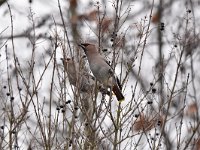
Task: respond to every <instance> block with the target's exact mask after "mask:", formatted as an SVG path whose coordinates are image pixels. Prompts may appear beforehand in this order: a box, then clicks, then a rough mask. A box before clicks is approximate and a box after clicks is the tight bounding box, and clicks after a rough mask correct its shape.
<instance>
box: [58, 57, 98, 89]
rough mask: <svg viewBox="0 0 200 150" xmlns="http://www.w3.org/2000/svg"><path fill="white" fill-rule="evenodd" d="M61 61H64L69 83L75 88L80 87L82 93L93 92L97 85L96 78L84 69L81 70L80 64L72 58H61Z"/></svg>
mask: <svg viewBox="0 0 200 150" xmlns="http://www.w3.org/2000/svg"><path fill="white" fill-rule="evenodd" d="M61 60H62V61H63V65H64V69H65V71H66V72H67V75H68V78H69V82H70V83H71V84H72V85H73V86H75V87H79V88H80V91H81V92H89V91H92V89H93V86H94V84H95V81H94V77H93V76H92V75H90V74H89V73H88V72H87V71H86V70H84V69H80V70H79V67H78V63H77V62H75V61H73V60H72V59H71V58H67V59H64V58H61ZM79 71H81V72H79ZM78 82H79V83H78Z"/></svg>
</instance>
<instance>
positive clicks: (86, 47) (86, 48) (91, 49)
mask: <svg viewBox="0 0 200 150" xmlns="http://www.w3.org/2000/svg"><path fill="white" fill-rule="evenodd" d="M78 46H80V47H81V48H82V49H83V50H84V51H85V53H86V54H87V53H88V52H90V53H91V52H96V48H95V45H93V44H89V43H81V44H79V45H78Z"/></svg>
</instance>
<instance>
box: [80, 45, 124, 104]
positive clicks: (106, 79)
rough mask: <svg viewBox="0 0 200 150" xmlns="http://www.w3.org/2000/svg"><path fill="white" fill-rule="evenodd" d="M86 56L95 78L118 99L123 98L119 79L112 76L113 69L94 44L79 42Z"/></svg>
mask: <svg viewBox="0 0 200 150" xmlns="http://www.w3.org/2000/svg"><path fill="white" fill-rule="evenodd" d="M79 46H80V47H82V48H83V50H84V51H85V54H86V56H87V59H88V62H89V65H90V69H91V71H92V73H93V75H94V76H95V77H96V79H97V80H98V81H99V82H100V83H102V84H103V85H104V86H106V87H109V88H111V87H112V90H113V92H114V94H115V95H116V97H117V99H118V101H122V100H124V96H123V94H122V92H121V85H120V84H119V80H118V79H117V78H116V77H115V76H114V73H113V69H112V68H111V66H110V65H109V64H108V63H107V62H106V60H105V59H104V58H103V57H102V56H101V55H100V54H99V53H98V51H97V49H96V47H95V45H93V44H88V43H84V44H80V45H79Z"/></svg>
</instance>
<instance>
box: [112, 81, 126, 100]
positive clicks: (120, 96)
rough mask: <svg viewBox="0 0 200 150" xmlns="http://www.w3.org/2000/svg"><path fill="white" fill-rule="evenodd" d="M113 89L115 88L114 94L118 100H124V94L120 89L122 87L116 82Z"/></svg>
mask: <svg viewBox="0 0 200 150" xmlns="http://www.w3.org/2000/svg"><path fill="white" fill-rule="evenodd" d="M112 90H113V92H114V94H115V95H116V97H117V100H118V101H119V102H121V101H123V100H124V96H123V94H122V91H121V90H120V88H119V87H118V86H117V85H116V84H115V85H114V86H113V88H112Z"/></svg>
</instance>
